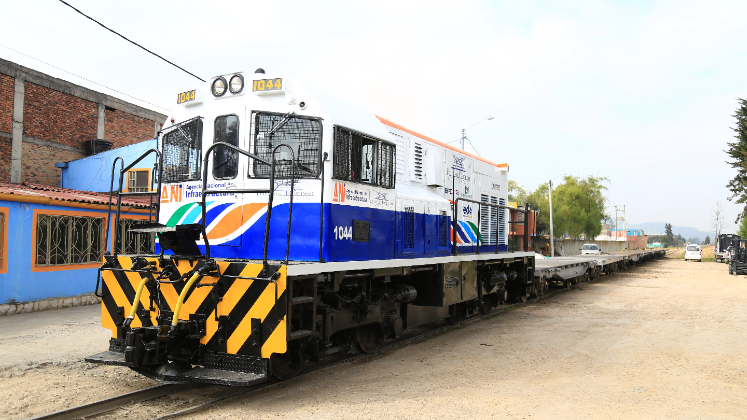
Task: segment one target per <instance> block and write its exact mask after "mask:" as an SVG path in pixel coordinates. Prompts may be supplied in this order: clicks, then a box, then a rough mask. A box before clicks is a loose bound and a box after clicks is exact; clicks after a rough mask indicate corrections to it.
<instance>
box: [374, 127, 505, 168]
mask: <svg viewBox="0 0 747 420" xmlns="http://www.w3.org/2000/svg"><path fill="white" fill-rule="evenodd" d="M376 118H378V119H379V121H381V122H382V123H383V124H386V125H388V126H389V127H393V128H396V129H397V130H402V131H404V132H405V133H410V134H412V135H413V136H415V137H420V138H421V139H423V140H427V141H429V142H431V143H435V144H437V145H439V146H441V147H445V148H447V149H451V150H453V151H455V152H459V153H461V154H463V155H467V156H469V157H471V158H473V159H477V160H479V161H481V162H485V163H487V164H490V165H493V166H495V167H498V168H508V163H493V162H491V161H489V160H487V159H485V158H481V157H480V156H477V155H473V154H472V153H469V152H465V151H464V150H462V149H457V148H456V147H454V146H450V145H448V144H446V143H442V142H440V141H438V140H436V139H434V138H431V137H428V136H426V135H423V134H420V133H417V132H415V131H412V130H410V129H408V128H405V127H402V126H401V125H399V124H397V123H393V122H391V121H389V120H387V119H386V118H383V117H380V116H378V115H377V116H376Z"/></svg>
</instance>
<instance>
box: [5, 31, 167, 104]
mask: <svg viewBox="0 0 747 420" xmlns="http://www.w3.org/2000/svg"><path fill="white" fill-rule="evenodd" d="M0 47H5V48H7V49H9V50H11V51H14V52H16V53H18V54H21V55H24V56H26V57H28V58H30V59H32V60H36V61H38V62H40V63H42V64H46V65H48V66H49V67H53V68H56V69H57V70H60V71H64V72H65V73H67V74H71V75H73V76H75V77H79V78H81V79H83V80H85V81H87V82H90V83H93V84H94V85H98V86H101V87H103V88H106V89H109V90H111V91H112V92H117V93H118V94H120V95H124V96H127V97H128V98H132V99H135V100H138V101H140V102H142V103H144V104H148V105H153V106H155V107H158V108H161V109H164V110H166V111H171V110H170V109H168V108H164V107H162V106H159V105H156V104H153V103H150V102H148V101H144V100H142V99H140V98H136V97H134V96H132V95H128V94H126V93H124V92H120V91H118V90H117V89H113V88H110V87H109V86H106V85H102V84H101V83H97V82H94V81H93V80H91V79H86V78H85V77H83V76H79V75H77V74H75V73H72V72H69V71H67V70H65V69H63V68H60V67H57V66H55V65H53V64H49V63H47V62H46V61H42V60H39V59H38V58H35V57H32V56H30V55H28V54H24V53H22V52H20V51H18V50H15V49H13V48H10V47H9V46H7V45H3V44H0Z"/></svg>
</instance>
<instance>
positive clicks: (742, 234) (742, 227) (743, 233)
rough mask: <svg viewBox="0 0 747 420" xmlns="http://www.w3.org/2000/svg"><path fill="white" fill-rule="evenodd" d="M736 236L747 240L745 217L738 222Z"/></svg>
mask: <svg viewBox="0 0 747 420" xmlns="http://www.w3.org/2000/svg"><path fill="white" fill-rule="evenodd" d="M737 235H739V237H740V238H747V217H743V218H742V220H741V221H740V222H739V229H737Z"/></svg>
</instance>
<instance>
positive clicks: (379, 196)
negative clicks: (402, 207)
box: [376, 191, 389, 201]
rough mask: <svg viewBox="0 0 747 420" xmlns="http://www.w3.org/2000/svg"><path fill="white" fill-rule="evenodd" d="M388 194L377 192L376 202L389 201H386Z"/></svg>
mask: <svg viewBox="0 0 747 420" xmlns="http://www.w3.org/2000/svg"><path fill="white" fill-rule="evenodd" d="M387 194H388V193H383V192H378V191H376V200H378V201H389V200H387V199H386V195H387Z"/></svg>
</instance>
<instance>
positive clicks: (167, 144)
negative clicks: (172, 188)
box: [161, 117, 202, 183]
mask: <svg viewBox="0 0 747 420" xmlns="http://www.w3.org/2000/svg"><path fill="white" fill-rule="evenodd" d="M161 150H162V151H163V182H165V183H170V182H184V181H194V180H198V179H200V161H201V159H202V118H200V117H197V118H193V119H191V120H189V121H186V122H184V123H182V124H179V125H177V126H174V127H173V128H171V129H170V131H169V132H168V133H166V134H164V135H163V144H162V149H161Z"/></svg>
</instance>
